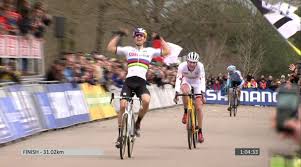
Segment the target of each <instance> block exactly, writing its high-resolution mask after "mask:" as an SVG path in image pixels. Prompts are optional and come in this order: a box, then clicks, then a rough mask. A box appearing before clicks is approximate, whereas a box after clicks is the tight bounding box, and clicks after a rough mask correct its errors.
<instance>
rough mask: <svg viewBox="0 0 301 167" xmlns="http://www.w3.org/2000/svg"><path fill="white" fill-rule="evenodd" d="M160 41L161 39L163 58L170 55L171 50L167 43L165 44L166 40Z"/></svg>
mask: <svg viewBox="0 0 301 167" xmlns="http://www.w3.org/2000/svg"><path fill="white" fill-rule="evenodd" d="M160 39H161V45H162V56H164V57H165V56H167V55H169V54H170V49H169V47H168V45H167V43H166V42H165V40H164V39H163V38H162V37H160Z"/></svg>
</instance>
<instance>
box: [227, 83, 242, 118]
mask: <svg viewBox="0 0 301 167" xmlns="http://www.w3.org/2000/svg"><path fill="white" fill-rule="evenodd" d="M237 88H238V87H237V86H233V88H232V94H231V96H232V97H230V95H229V99H228V100H229V104H230V107H231V110H230V117H231V116H232V112H233V114H234V116H236V112H237V106H238V98H239V97H238V92H237V91H238V90H237Z"/></svg>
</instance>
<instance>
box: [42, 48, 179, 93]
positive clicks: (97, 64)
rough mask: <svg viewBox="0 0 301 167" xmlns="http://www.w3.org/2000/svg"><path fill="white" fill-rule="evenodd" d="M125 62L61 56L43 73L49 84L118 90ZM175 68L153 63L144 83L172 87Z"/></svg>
mask: <svg viewBox="0 0 301 167" xmlns="http://www.w3.org/2000/svg"><path fill="white" fill-rule="evenodd" d="M126 67H127V62H126V60H117V59H115V58H108V57H105V56H103V55H101V54H99V53H93V54H84V53H82V52H78V53H64V56H63V58H61V59H57V60H55V61H54V63H53V64H52V66H51V68H50V69H49V71H48V72H47V74H46V80H48V81H60V82H71V83H73V84H74V85H76V84H77V83H83V82H88V83H90V84H92V85H94V84H96V83H100V84H101V85H104V86H108V85H114V86H116V87H118V88H121V87H122V85H123V82H124V80H125V77H126V74H127V71H126V70H127V68H126ZM176 74H177V67H170V66H166V65H163V64H161V63H158V62H152V63H151V64H150V65H149V70H148V72H147V76H146V78H147V83H148V84H156V85H157V86H158V87H162V88H163V87H164V86H165V85H166V84H169V85H172V86H174V85H175V81H176Z"/></svg>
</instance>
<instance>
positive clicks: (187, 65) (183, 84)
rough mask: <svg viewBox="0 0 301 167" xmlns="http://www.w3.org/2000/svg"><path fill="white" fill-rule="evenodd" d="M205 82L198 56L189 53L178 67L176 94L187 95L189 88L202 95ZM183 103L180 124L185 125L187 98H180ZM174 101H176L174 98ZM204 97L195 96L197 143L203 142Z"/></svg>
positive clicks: (202, 66)
mask: <svg viewBox="0 0 301 167" xmlns="http://www.w3.org/2000/svg"><path fill="white" fill-rule="evenodd" d="M205 83H206V80H205V70H204V65H203V64H202V63H201V62H199V54H198V53H196V52H190V53H188V55H187V61H186V62H183V63H181V64H180V65H179V67H178V74H177V80H176V86H175V90H176V94H177V93H180V92H182V93H183V94H189V92H190V90H191V87H193V89H194V93H195V94H200V93H202V94H204V95H205V90H206V85H205ZM182 98H183V103H184V115H183V118H182V123H183V124H186V123H187V105H188V97H187V96H182ZM174 100H175V101H177V100H178V97H177V96H176V97H175V99H174ZM205 101H206V100H205V97H204V96H196V112H198V118H197V119H198V122H199V127H196V128H198V129H199V131H198V139H199V142H200V143H202V142H204V137H203V132H202V122H203V113H202V105H203V104H204V103H205Z"/></svg>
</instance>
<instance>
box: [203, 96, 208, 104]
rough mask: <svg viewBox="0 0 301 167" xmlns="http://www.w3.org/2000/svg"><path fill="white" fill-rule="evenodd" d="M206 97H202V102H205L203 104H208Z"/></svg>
mask: <svg viewBox="0 0 301 167" xmlns="http://www.w3.org/2000/svg"><path fill="white" fill-rule="evenodd" d="M206 101H207V100H206V97H205V96H204V95H202V102H203V104H206Z"/></svg>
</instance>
